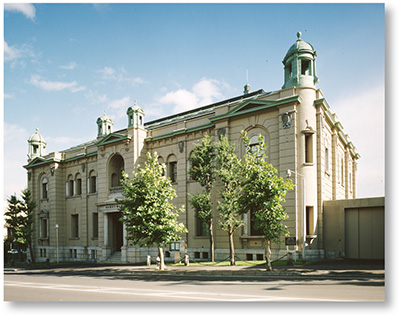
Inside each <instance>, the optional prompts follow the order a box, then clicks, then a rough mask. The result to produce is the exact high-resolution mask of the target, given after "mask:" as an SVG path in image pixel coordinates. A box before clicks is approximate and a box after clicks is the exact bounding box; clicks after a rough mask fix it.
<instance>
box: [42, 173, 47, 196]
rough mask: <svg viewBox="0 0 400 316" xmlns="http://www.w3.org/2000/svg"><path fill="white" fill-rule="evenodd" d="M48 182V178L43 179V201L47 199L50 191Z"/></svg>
mask: <svg viewBox="0 0 400 316" xmlns="http://www.w3.org/2000/svg"><path fill="white" fill-rule="evenodd" d="M47 184H48V181H47V178H43V179H42V199H47V191H48V186H47Z"/></svg>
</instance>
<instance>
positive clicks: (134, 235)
mask: <svg viewBox="0 0 400 316" xmlns="http://www.w3.org/2000/svg"><path fill="white" fill-rule="evenodd" d="M157 157H158V156H157V153H154V154H153V155H151V154H150V153H147V161H146V162H145V165H144V168H141V167H138V172H134V173H133V178H129V177H128V175H127V174H126V173H125V172H124V173H123V177H124V178H123V180H121V184H122V187H123V193H122V195H123V197H124V199H122V200H119V199H116V202H117V203H119V205H120V206H119V209H120V211H121V212H122V217H121V221H122V222H123V223H124V224H125V226H126V231H127V235H128V236H127V237H128V239H129V240H132V241H133V242H134V243H135V244H138V245H140V246H151V245H154V244H156V245H157V247H158V254H159V257H160V261H161V263H160V269H161V270H164V268H165V265H164V252H163V247H165V246H167V245H169V244H171V243H172V242H175V241H178V240H180V239H181V237H180V234H182V233H186V232H187V230H186V228H185V227H184V225H183V224H182V223H178V220H177V218H178V216H179V212H184V207H183V206H182V207H181V208H180V209H179V210H177V209H176V207H175V206H174V205H173V204H172V202H171V201H172V200H173V199H174V198H176V192H175V190H174V188H173V187H172V185H171V180H170V179H169V178H166V177H165V176H164V168H165V166H164V165H160V164H159V163H158V159H157Z"/></svg>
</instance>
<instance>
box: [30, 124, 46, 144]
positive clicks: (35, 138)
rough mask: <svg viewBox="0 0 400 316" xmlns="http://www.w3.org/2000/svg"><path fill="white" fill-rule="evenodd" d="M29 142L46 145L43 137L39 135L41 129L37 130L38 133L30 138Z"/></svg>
mask: <svg viewBox="0 0 400 316" xmlns="http://www.w3.org/2000/svg"><path fill="white" fill-rule="evenodd" d="M29 142H39V143H46V142H45V140H44V138H43V136H42V135H40V134H39V129H38V128H37V129H36V133H35V134H33V135H32V136H31V137H30V138H29Z"/></svg>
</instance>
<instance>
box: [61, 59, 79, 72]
mask: <svg viewBox="0 0 400 316" xmlns="http://www.w3.org/2000/svg"><path fill="white" fill-rule="evenodd" d="M76 66H78V65H77V63H76V62H74V61H72V62H70V63H69V64H68V65H64V66H59V67H58V68H60V69H65V70H73V69H75V68H76Z"/></svg>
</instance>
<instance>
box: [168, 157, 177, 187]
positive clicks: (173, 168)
mask: <svg viewBox="0 0 400 316" xmlns="http://www.w3.org/2000/svg"><path fill="white" fill-rule="evenodd" d="M167 172H168V177H169V178H170V179H171V182H172V183H176V182H177V179H178V160H177V159H176V156H175V155H173V154H172V155H170V156H169V157H168V168H167Z"/></svg>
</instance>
